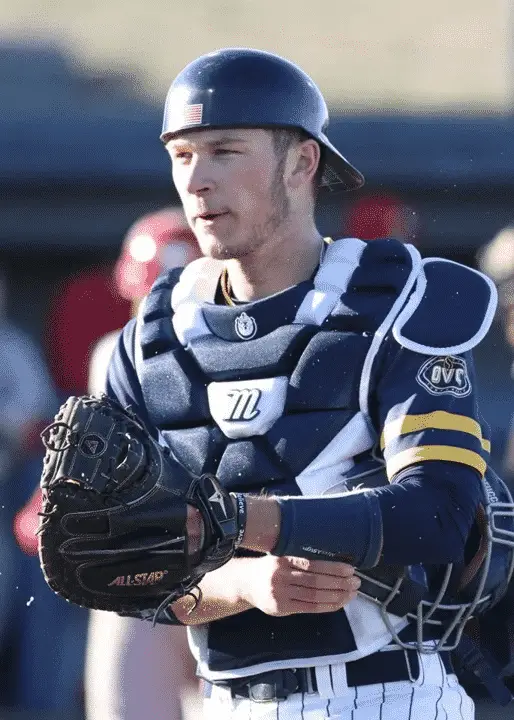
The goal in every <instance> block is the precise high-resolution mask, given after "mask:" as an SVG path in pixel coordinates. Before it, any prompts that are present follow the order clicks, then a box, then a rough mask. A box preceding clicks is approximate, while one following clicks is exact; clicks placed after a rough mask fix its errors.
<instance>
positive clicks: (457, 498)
mask: <svg viewBox="0 0 514 720" xmlns="http://www.w3.org/2000/svg"><path fill="white" fill-rule="evenodd" d="M474 384H475V377H474V370H473V359H472V357H471V355H470V354H466V355H463V356H458V357H451V358H449V357H443V358H434V357H431V358H430V357H427V356H426V355H421V354H418V353H415V352H412V351H410V350H406V349H404V348H401V347H400V346H399V345H398V344H397V343H396V341H394V340H391V341H388V343H387V344H386V345H385V347H384V352H383V359H382V362H381V364H380V366H379V369H378V371H377V377H376V381H375V388H374V393H373V395H374V401H375V420H376V424H377V426H378V428H379V435H380V438H381V440H380V448H377V452H381V453H382V455H383V457H384V460H385V464H386V469H387V473H388V479H389V484H388V485H385V486H383V487H379V488H376V489H369V490H366V489H363V490H361V491H360V492H358V493H347V494H342V495H339V496H329V497H321V498H310V497H303V498H283V499H280V500H279V503H280V505H281V509H282V523H283V528H281V532H280V537H279V540H278V543H277V546H276V547H275V548H274V550H273V552H274V553H275V554H276V555H295V554H296V555H298V556H301V557H311V558H315V557H325V558H333V559H334V560H347V561H349V562H352V563H353V564H354V565H355V566H356V567H362V568H365V567H371V566H373V565H375V564H378V563H379V562H381V563H385V564H388V565H396V564H398V565H411V564H417V563H425V564H431V565H432V564H433V565H439V564H446V563H451V562H458V561H460V560H461V559H462V557H463V555H464V546H465V543H466V539H467V537H468V535H469V532H470V529H471V526H472V523H473V520H474V517H475V513H476V509H477V506H478V504H479V502H480V500H481V498H482V489H481V478H482V477H483V474H484V472H485V469H486V464H487V456H488V452H489V450H490V444H489V440H488V437H487V436H488V429H487V427H486V426H485V423H483V421H482V420H481V418H480V415H479V412H478V408H477V405H476V399H475V392H474Z"/></svg>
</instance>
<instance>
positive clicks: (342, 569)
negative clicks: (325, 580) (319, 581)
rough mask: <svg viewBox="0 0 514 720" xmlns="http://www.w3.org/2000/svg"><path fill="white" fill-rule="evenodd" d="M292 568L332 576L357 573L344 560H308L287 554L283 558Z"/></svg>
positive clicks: (346, 575)
mask: <svg viewBox="0 0 514 720" xmlns="http://www.w3.org/2000/svg"><path fill="white" fill-rule="evenodd" d="M281 560H283V561H284V562H285V563H286V564H287V565H288V566H289V567H290V568H292V569H298V570H303V571H304V572H308V573H314V574H316V575H330V576H332V577H351V576H352V575H353V574H354V573H355V568H354V567H353V566H352V565H349V564H348V563H344V562H331V561H329V560H308V559H307V558H299V557H291V556H286V557H284V558H281Z"/></svg>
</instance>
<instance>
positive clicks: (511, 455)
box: [479, 225, 514, 492]
mask: <svg viewBox="0 0 514 720" xmlns="http://www.w3.org/2000/svg"><path fill="white" fill-rule="evenodd" d="M479 263H480V267H481V269H482V270H483V272H485V273H487V275H489V277H490V278H492V279H493V280H494V281H495V283H496V284H497V286H498V295H499V301H500V302H499V306H500V309H499V320H500V322H501V324H502V327H503V331H504V333H505V339H506V341H507V343H508V344H509V346H510V348H511V350H512V353H513V356H512V365H511V377H512V382H513V383H514V225H510V226H507V227H505V228H503V230H501V231H500V232H499V233H498V234H497V235H496V236H495V237H494V238H493V239H492V240H491V242H489V243H488V244H487V245H486V246H485V247H484V248H483V249H482V251H481V252H480V253H479ZM511 413H512V420H511V423H510V425H509V426H508V427H506V428H505V443H504V448H505V453H504V459H503V466H502V468H501V469H502V470H503V477H504V479H505V480H506V481H507V482H508V483H509V485H510V488H511V490H512V491H513V492H514V403H513V405H512V408H511Z"/></svg>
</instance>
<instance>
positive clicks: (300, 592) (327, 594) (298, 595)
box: [290, 579, 358, 607]
mask: <svg viewBox="0 0 514 720" xmlns="http://www.w3.org/2000/svg"><path fill="white" fill-rule="evenodd" d="M357 590H358V585H357V583H356V582H354V580H353V579H352V580H349V581H348V587H347V588H346V589H344V590H313V589H312V588H308V587H300V586H298V585H292V586H291V588H290V597H291V600H298V601H300V602H302V603H307V604H309V605H317V606H319V605H334V606H336V607H337V606H338V607H342V605H344V604H346V602H348V598H349V597H350V596H352V597H355V596H356V595H357Z"/></svg>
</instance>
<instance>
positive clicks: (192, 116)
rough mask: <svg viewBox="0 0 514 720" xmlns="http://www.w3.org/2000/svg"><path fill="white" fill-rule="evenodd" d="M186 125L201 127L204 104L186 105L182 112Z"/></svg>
mask: <svg viewBox="0 0 514 720" xmlns="http://www.w3.org/2000/svg"><path fill="white" fill-rule="evenodd" d="M182 115H183V124H184V125H200V124H201V122H202V115H203V104H202V103H197V104H196V105H184V107H183V110H182Z"/></svg>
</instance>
